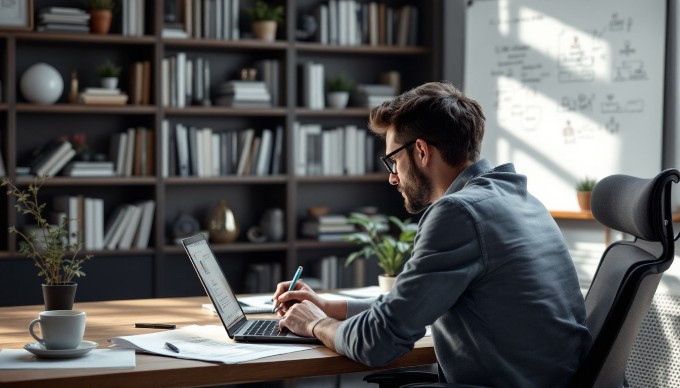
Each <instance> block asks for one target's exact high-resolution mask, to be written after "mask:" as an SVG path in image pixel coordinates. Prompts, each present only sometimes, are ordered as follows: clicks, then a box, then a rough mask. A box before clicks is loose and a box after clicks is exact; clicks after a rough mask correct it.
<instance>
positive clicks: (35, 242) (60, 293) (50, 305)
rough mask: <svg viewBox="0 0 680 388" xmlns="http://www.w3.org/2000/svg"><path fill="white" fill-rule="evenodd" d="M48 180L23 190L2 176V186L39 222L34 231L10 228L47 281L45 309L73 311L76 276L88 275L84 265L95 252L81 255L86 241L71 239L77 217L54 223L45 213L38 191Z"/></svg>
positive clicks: (44, 292) (18, 204)
mask: <svg viewBox="0 0 680 388" xmlns="http://www.w3.org/2000/svg"><path fill="white" fill-rule="evenodd" d="M44 182H45V180H44V178H42V180H36V181H34V182H33V183H31V184H29V185H28V189H26V190H22V189H19V188H17V187H16V186H15V185H14V184H13V183H12V182H11V181H10V180H9V179H7V178H3V179H2V181H1V183H0V186H3V187H6V188H7V195H8V196H10V197H14V198H15V199H16V204H15V207H16V209H17V211H18V212H19V213H20V214H25V215H29V216H31V217H32V218H33V220H34V221H35V222H36V223H37V225H36V226H35V227H34V228H33V230H32V231H29V230H28V229H29V228H26V229H27V230H26V231H24V232H22V231H19V229H17V227H16V226H10V227H9V228H8V229H9V231H10V233H14V234H16V235H18V236H19V237H21V239H22V241H20V242H19V253H20V254H21V255H23V256H24V257H26V258H28V259H32V260H33V262H34V264H35V266H36V267H37V268H38V276H39V277H42V278H43V280H44V283H43V286H42V289H43V298H44V300H45V310H70V309H72V308H73V301H74V298H75V292H76V288H77V286H78V284H77V283H75V282H73V279H74V278H76V277H81V276H85V273H84V272H83V270H82V265H83V263H85V262H86V261H87V260H90V259H91V258H92V255H86V256H84V257H83V256H79V255H78V252H79V251H80V249H81V248H82V243H81V242H80V241H78V240H77V239H73V238H69V232H68V230H69V224H70V223H71V222H77V220H72V219H68V218H64V219H61V220H60V221H59V223H57V224H52V223H50V222H48V221H47V219H46V218H45V216H44V215H43V212H44V210H45V206H46V205H45V203H41V202H40V200H39V199H38V192H39V191H40V188H41V187H42V185H43V183H44ZM72 241H75V242H72Z"/></svg>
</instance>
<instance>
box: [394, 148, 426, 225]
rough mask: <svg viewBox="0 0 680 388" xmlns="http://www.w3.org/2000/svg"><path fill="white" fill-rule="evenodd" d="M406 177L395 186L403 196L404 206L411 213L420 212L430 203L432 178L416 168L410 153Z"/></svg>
mask: <svg viewBox="0 0 680 388" xmlns="http://www.w3.org/2000/svg"><path fill="white" fill-rule="evenodd" d="M406 178H407V179H406V180H404V181H400V182H399V186H397V189H398V190H399V192H401V195H402V196H403V197H404V207H405V208H406V211H407V212H409V213H411V214H417V213H420V212H421V211H422V210H424V209H425V208H426V207H427V206H429V205H430V201H431V198H432V180H431V179H430V178H429V177H428V176H427V175H425V174H424V173H423V172H422V171H420V170H419V169H418V167H417V166H416V164H415V162H414V160H413V159H412V156H411V155H410V154H409V166H408V172H407V173H406Z"/></svg>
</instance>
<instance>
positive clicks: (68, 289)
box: [42, 282, 78, 310]
mask: <svg viewBox="0 0 680 388" xmlns="http://www.w3.org/2000/svg"><path fill="white" fill-rule="evenodd" d="M76 288H78V283H73V282H71V283H68V284H54V285H51V284H43V285H42V291H43V299H44V300H45V310H72V309H73V301H74V300H75V298H76Z"/></svg>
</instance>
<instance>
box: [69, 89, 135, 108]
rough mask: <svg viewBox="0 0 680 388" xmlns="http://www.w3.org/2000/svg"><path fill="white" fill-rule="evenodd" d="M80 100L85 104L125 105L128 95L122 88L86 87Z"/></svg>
mask: <svg viewBox="0 0 680 388" xmlns="http://www.w3.org/2000/svg"><path fill="white" fill-rule="evenodd" d="M79 101H80V103H81V104H85V105H125V104H127V101H128V95H127V93H124V92H122V91H121V90H120V89H106V88H85V90H84V91H83V92H82V93H80V98H79Z"/></svg>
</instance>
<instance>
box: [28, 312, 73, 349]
mask: <svg viewBox="0 0 680 388" xmlns="http://www.w3.org/2000/svg"><path fill="white" fill-rule="evenodd" d="M39 316H40V318H36V319H34V320H32V321H31V323H30V324H29V325H28V332H29V333H31V336H32V337H33V338H35V340H36V341H38V342H40V343H41V344H42V345H43V346H44V347H45V348H46V349H49V350H62V349H75V348H77V347H78V345H80V343H81V342H82V341H83V335H84V334H85V312H84V311H73V310H48V311H43V312H41V313H40V314H39ZM36 323H39V324H40V332H41V333H42V338H40V337H38V336H37V335H36V334H35V332H34V327H35V324H36Z"/></svg>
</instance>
